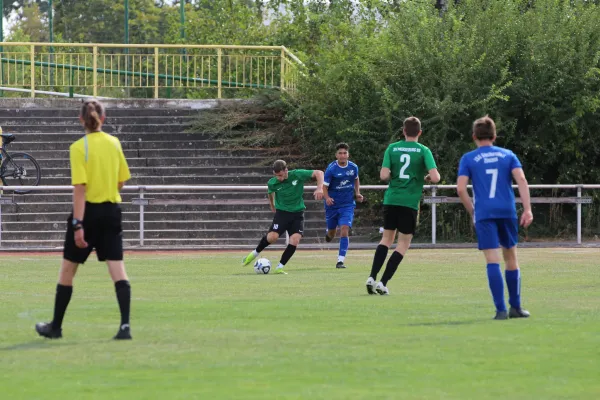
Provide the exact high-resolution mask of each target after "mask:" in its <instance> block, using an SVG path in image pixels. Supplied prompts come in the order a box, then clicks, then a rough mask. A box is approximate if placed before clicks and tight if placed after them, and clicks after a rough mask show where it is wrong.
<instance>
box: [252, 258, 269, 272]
mask: <svg viewBox="0 0 600 400" xmlns="http://www.w3.org/2000/svg"><path fill="white" fill-rule="evenodd" d="M270 271H271V261H269V260H268V259H266V258H259V259H258V260H256V262H255V263H254V272H256V273H257V274H268V273H269V272H270Z"/></svg>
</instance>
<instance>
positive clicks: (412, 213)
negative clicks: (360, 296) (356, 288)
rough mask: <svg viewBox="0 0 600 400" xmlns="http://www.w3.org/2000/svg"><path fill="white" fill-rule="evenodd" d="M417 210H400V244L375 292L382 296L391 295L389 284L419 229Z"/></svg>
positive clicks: (389, 260) (398, 224)
mask: <svg viewBox="0 0 600 400" xmlns="http://www.w3.org/2000/svg"><path fill="white" fill-rule="evenodd" d="M417 213H418V212H417V210H414V209H412V208H409V207H399V208H398V223H397V225H396V226H397V227H398V232H399V233H398V243H397V244H396V249H395V250H394V252H393V253H392V255H391V256H390V258H389V259H388V262H387V264H386V266H385V271H384V272H383V276H382V277H381V282H379V283H378V284H377V287H376V288H375V290H376V291H377V293H379V294H381V295H386V294H389V293H390V292H389V290H388V288H387V283H388V282H389V281H390V280H391V279H392V278H393V277H394V274H395V273H396V270H398V266H399V265H400V263H401V262H402V260H403V259H404V255H405V254H406V252H407V251H408V248H409V247H410V244H411V242H412V239H413V236H414V233H415V230H416V228H417Z"/></svg>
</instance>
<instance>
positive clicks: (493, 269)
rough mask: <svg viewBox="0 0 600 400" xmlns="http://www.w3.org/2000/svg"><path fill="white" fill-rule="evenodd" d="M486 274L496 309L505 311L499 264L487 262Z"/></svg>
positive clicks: (502, 281) (502, 282)
mask: <svg viewBox="0 0 600 400" xmlns="http://www.w3.org/2000/svg"><path fill="white" fill-rule="evenodd" d="M487 276H488V282H489V284H490V291H491V292H492V298H493V299H494V305H495V306H496V311H506V303H505V302H504V280H503V279H502V271H501V270H500V264H488V265H487ZM507 282H508V278H507ZM507 285H508V283H507ZM509 288H510V286H509Z"/></svg>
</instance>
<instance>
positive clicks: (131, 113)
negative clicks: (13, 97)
mask: <svg viewBox="0 0 600 400" xmlns="http://www.w3.org/2000/svg"><path fill="white" fill-rule="evenodd" d="M7 100H8V99H3V100H2V103H3V104H5V103H6V101H7ZM198 114H199V111H198V110H194V109H189V108H137V107H136V108H111V107H106V119H107V120H109V121H110V119H111V118H120V117H123V118H136V117H137V118H140V117H191V118H196V117H197V116H198ZM18 117H21V118H32V119H38V118H66V119H79V108H78V107H72V108H41V107H32V108H25V107H17V108H4V106H3V105H0V118H2V119H7V120H10V119H12V118H18Z"/></svg>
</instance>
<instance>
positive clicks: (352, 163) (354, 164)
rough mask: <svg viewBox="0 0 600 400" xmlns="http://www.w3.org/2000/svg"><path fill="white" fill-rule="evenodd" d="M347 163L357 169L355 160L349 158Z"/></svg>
mask: <svg viewBox="0 0 600 400" xmlns="http://www.w3.org/2000/svg"><path fill="white" fill-rule="evenodd" d="M348 165H349V166H350V167H352V168H357V169H358V165H357V164H356V163H355V162H352V161H350V160H348Z"/></svg>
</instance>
